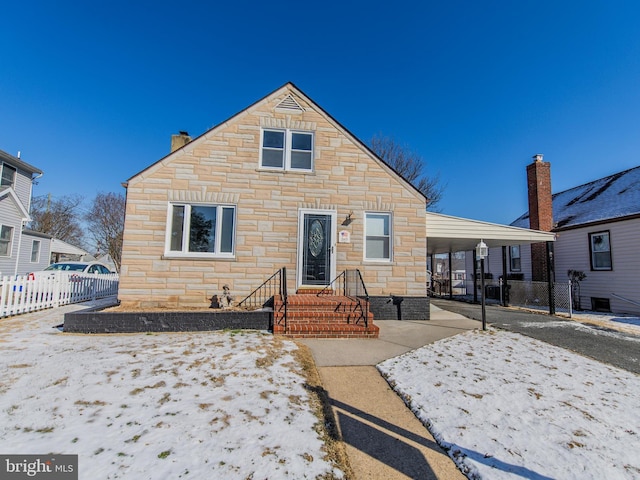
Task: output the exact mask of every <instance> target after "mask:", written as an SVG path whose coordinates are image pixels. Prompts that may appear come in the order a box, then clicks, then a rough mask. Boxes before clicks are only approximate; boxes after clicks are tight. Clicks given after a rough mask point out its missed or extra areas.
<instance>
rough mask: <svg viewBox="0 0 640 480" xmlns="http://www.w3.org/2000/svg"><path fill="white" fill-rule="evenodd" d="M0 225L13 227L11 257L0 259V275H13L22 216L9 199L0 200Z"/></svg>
mask: <svg viewBox="0 0 640 480" xmlns="http://www.w3.org/2000/svg"><path fill="white" fill-rule="evenodd" d="M0 225H7V226H10V227H13V239H12V241H11V256H9V257H0V275H13V274H14V271H15V266H16V259H17V257H18V243H19V239H20V235H21V232H22V216H21V214H20V212H19V211H18V210H17V208H16V204H15V203H14V201H13V200H12V199H11V198H7V197H4V198H2V199H0Z"/></svg>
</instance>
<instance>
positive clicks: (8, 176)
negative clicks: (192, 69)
mask: <svg viewBox="0 0 640 480" xmlns="http://www.w3.org/2000/svg"><path fill="white" fill-rule="evenodd" d="M16 172H17V170H16V169H15V168H14V167H12V166H11V165H7V164H6V163H3V164H2V179H1V180H0V186H3V187H4V186H7V187H13V184H14V183H15V181H16Z"/></svg>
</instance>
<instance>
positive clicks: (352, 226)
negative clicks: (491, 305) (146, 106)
mask: <svg viewBox="0 0 640 480" xmlns="http://www.w3.org/2000/svg"><path fill="white" fill-rule="evenodd" d="M292 100H293V102H292ZM264 128H280V129H296V130H300V131H305V132H313V134H314V138H313V140H314V149H313V169H312V171H292V170H271V169H266V168H261V167H260V153H261V132H262V129H264ZM171 202H185V203H192V204H198V205H211V204H224V205H232V206H234V207H235V215H236V217H235V237H234V240H235V241H234V252H233V254H232V255H230V256H229V258H204V257H197V256H188V255H187V256H183V257H180V256H175V255H172V254H171V253H169V252H168V250H169V249H168V247H167V242H168V241H169V233H170V232H169V228H170V227H169V225H170V222H171V217H170V204H171ZM425 205H426V201H425V198H424V197H423V196H422V195H421V194H420V193H419V192H418V191H416V190H415V189H414V188H413V187H411V186H410V185H409V184H408V183H407V182H406V181H404V180H403V179H402V178H401V177H399V176H398V175H397V174H395V173H394V172H393V170H392V169H390V168H389V167H388V166H387V165H386V164H384V163H383V162H382V161H381V160H379V159H378V158H377V157H375V155H373V154H372V153H371V152H370V151H369V150H368V149H367V148H366V147H365V146H364V145H363V144H362V143H361V142H360V141H359V140H358V139H356V138H355V137H354V136H353V135H352V134H350V133H349V132H348V131H347V130H346V129H344V127H342V126H341V125H340V124H339V123H337V122H336V121H335V120H334V119H333V118H332V117H330V116H329V115H328V114H327V113H325V112H324V111H323V110H322V109H321V108H320V107H318V106H317V105H316V104H314V103H313V102H312V101H311V100H310V99H309V98H308V97H307V96H306V95H305V94H304V93H302V92H301V91H300V90H299V89H297V88H296V87H295V86H294V85H292V84H287V85H285V86H283V87H281V88H280V89H278V90H276V91H275V92H273V93H272V94H270V95H268V96H267V97H265V98H263V99H262V100H260V101H258V102H257V103H255V104H253V105H252V106H250V107H249V108H248V109H246V110H244V111H242V112H240V113H238V114H237V115H235V116H234V117H232V118H230V119H229V120H227V121H225V122H224V123H222V124H220V125H218V126H216V127H214V128H212V129H211V130H209V131H208V132H206V133H204V134H203V135H201V136H200V137H197V138H195V139H194V140H193V141H191V142H190V143H187V144H186V145H185V146H183V147H182V148H179V149H178V150H176V151H175V152H172V153H171V154H169V155H168V156H166V157H165V158H163V159H161V160H160V161H158V162H157V163H155V164H153V165H151V166H150V167H148V168H147V169H145V170H143V171H142V172H140V173H138V174H137V175H135V176H134V177H132V178H131V179H129V181H128V184H127V208H126V220H125V230H124V244H123V253H122V269H121V275H120V290H119V299H120V300H121V302H122V304H123V305H125V306H126V305H130V306H141V307H154V306H168V307H178V306H199V307H204V306H208V305H209V303H210V298H211V297H212V295H214V294H220V293H221V292H222V289H223V285H225V284H228V285H229V287H230V291H231V293H232V294H233V295H234V297H235V298H236V299H237V300H240V299H242V298H243V297H244V296H246V295H248V294H249V293H251V292H252V291H253V290H254V289H255V288H256V287H258V286H259V285H260V284H262V282H263V281H264V280H266V279H267V278H268V277H269V276H271V275H272V274H273V273H274V272H275V271H276V270H278V269H279V268H281V267H287V270H288V285H287V287H288V290H289V291H291V292H293V291H295V290H296V289H297V288H298V287H299V284H300V279H299V272H296V269H297V266H298V251H299V249H300V243H299V234H300V229H301V226H300V212H301V211H302V210H305V209H308V210H309V211H327V212H333V214H334V216H335V218H336V220H337V222H336V227H337V228H336V230H337V231H343V232H348V235H347V237H348V238H349V241H348V242H339V241H338V235H337V233H338V232H337V231H336V232H333V234H332V235H333V237H334V238H332V239H331V241H332V242H333V244H334V247H333V249H332V253H333V255H335V271H336V272H337V273H340V272H342V271H343V270H345V269H354V268H358V269H360V271H361V272H362V275H363V277H364V282H365V284H366V286H367V289H368V293H369V294H370V295H377V296H386V295H391V294H393V295H402V296H415V297H425V296H426V238H425V210H426V209H425ZM366 212H383V213H390V214H391V219H392V229H391V234H392V258H391V261H386V262H385V261H382V262H380V261H377V262H374V261H366V260H365V259H364V248H365V247H364V241H365V230H364V229H365V226H364V220H365V213H366ZM349 215H350V221H346V220H347V217H349Z"/></svg>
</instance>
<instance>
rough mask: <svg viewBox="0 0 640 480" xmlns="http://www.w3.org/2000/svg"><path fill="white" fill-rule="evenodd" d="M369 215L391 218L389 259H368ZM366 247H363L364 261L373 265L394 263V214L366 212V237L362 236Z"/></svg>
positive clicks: (375, 211) (374, 211)
mask: <svg viewBox="0 0 640 480" xmlns="http://www.w3.org/2000/svg"><path fill="white" fill-rule="evenodd" d="M367 215H386V216H388V217H389V258H368V257H367ZM362 238H363V242H364V245H362V259H363V261H365V262H371V263H391V262H393V212H388V211H387V212H385V211H378V210H366V211H365V212H364V235H362Z"/></svg>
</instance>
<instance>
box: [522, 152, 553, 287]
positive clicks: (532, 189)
mask: <svg viewBox="0 0 640 480" xmlns="http://www.w3.org/2000/svg"><path fill="white" fill-rule="evenodd" d="M542 158H543V156H542V154H540V153H539V154H536V155H534V156H533V163H531V164H530V165H527V190H528V193H529V228H531V229H533V230H542V231H545V232H550V231H551V230H552V229H553V207H552V197H551V164H550V163H549V162H545V161H543V160H542ZM531 275H532V279H533V280H534V281H547V280H548V279H547V250H546V244H545V243H532V244H531Z"/></svg>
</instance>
